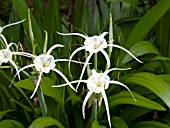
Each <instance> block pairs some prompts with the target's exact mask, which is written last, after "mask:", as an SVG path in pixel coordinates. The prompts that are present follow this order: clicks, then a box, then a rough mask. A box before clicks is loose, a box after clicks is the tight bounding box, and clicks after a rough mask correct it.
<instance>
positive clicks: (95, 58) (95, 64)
mask: <svg viewBox="0 0 170 128" xmlns="http://www.w3.org/2000/svg"><path fill="white" fill-rule="evenodd" d="M94 69H95V70H96V71H97V53H95V54H94Z"/></svg>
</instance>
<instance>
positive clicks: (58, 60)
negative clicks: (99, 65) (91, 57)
mask: <svg viewBox="0 0 170 128" xmlns="http://www.w3.org/2000/svg"><path fill="white" fill-rule="evenodd" d="M61 61H65V62H67V61H70V62H73V63H78V64H84V62H80V61H76V60H68V59H56V60H54V63H55V62H61ZM88 64H91V63H88Z"/></svg>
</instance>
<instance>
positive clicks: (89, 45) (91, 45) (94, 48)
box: [57, 32, 142, 89]
mask: <svg viewBox="0 0 170 128" xmlns="http://www.w3.org/2000/svg"><path fill="white" fill-rule="evenodd" d="M57 33H58V34H60V35H77V36H80V37H83V38H84V39H85V41H84V45H83V46H82V47H79V48H77V49H76V50H75V51H73V53H72V54H71V56H70V58H69V60H72V58H73V56H74V55H75V54H76V53H77V52H78V51H81V50H83V49H85V50H86V51H87V52H89V55H88V56H87V58H86V61H85V64H84V66H83V68H82V72H81V75H80V80H81V79H82V78H83V74H84V72H85V69H86V67H87V65H88V62H89V61H90V58H91V57H92V55H93V54H94V53H98V52H101V53H102V54H103V55H104V57H105V59H106V61H107V69H109V68H110V59H109V55H108V54H107V53H106V51H105V50H104V49H105V48H107V47H115V48H119V49H121V50H123V51H125V52H127V53H128V54H129V55H130V56H132V57H133V58H134V59H135V60H137V61H138V62H139V63H142V62H141V61H140V60H139V59H138V58H136V57H135V56H134V55H133V54H132V53H131V52H129V51H128V50H127V49H125V48H123V47H121V46H119V45H116V44H108V43H107V42H106V39H105V38H104V37H105V35H106V34H108V32H103V33H102V34H100V35H99V36H97V35H94V36H91V37H88V36H87V35H83V34H80V33H68V34H66V33H60V32H57ZM68 67H69V71H70V61H69V65H68ZM107 69H106V70H107ZM78 86H79V83H78V85H77V87H76V89H77V88H78Z"/></svg>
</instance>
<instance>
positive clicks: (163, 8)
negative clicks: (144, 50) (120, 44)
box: [126, 0, 170, 48]
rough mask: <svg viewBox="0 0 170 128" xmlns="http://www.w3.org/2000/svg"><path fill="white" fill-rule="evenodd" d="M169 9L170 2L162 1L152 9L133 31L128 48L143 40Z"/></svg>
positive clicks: (167, 0)
mask: <svg viewBox="0 0 170 128" xmlns="http://www.w3.org/2000/svg"><path fill="white" fill-rule="evenodd" d="M169 8H170V1H169V0H162V1H160V2H158V4H156V5H155V6H154V7H153V8H151V9H150V10H149V11H148V12H147V13H146V14H145V15H144V16H143V17H142V18H141V20H140V21H139V22H138V24H137V25H136V26H135V28H134V29H133V31H132V33H131V34H130V36H129V38H128V40H127V42H126V48H130V47H131V46H132V45H133V44H135V43H136V42H138V41H141V40H143V39H144V38H145V36H146V35H147V33H148V32H149V31H150V30H151V28H152V27H153V26H154V25H155V24H156V23H157V21H158V20H159V19H160V18H161V17H162V16H163V15H164V14H165V13H166V12H167V11H168V9H169Z"/></svg>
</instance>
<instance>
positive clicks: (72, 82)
mask: <svg viewBox="0 0 170 128" xmlns="http://www.w3.org/2000/svg"><path fill="white" fill-rule="evenodd" d="M78 82H83V83H87V80H75V81H71V82H69V83H70V84H74V83H78ZM66 85H68V83H66V84H61V85H53V86H51V87H63V86H66Z"/></svg>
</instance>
